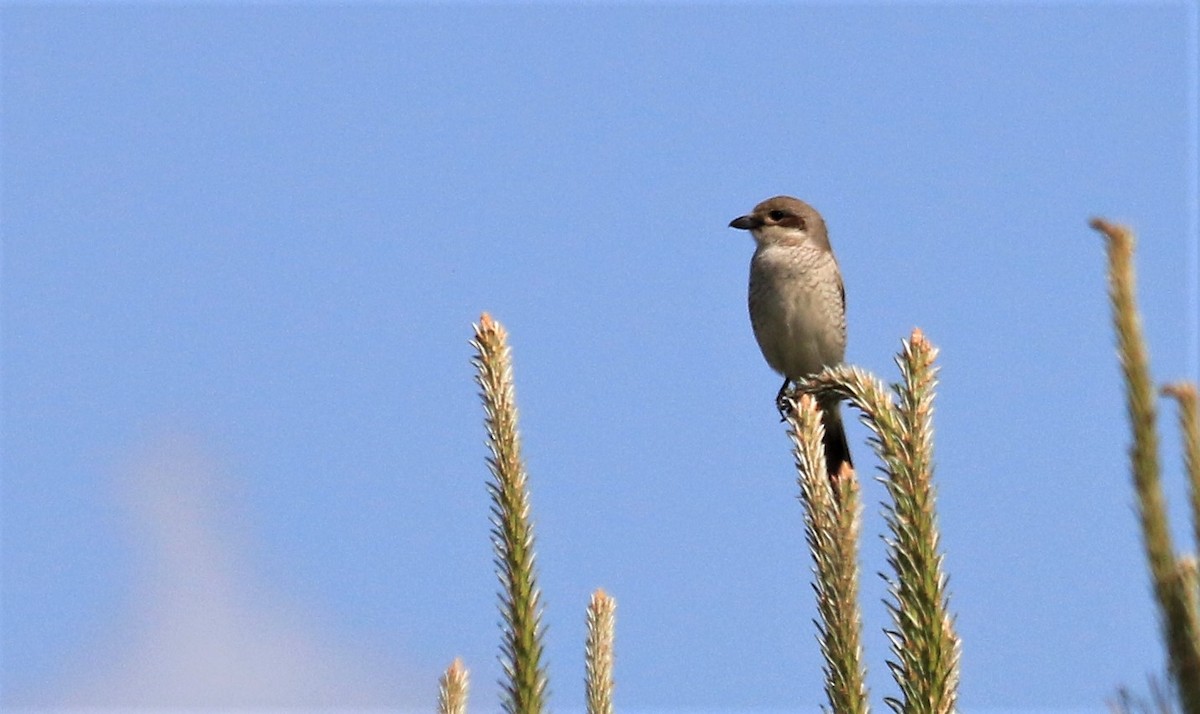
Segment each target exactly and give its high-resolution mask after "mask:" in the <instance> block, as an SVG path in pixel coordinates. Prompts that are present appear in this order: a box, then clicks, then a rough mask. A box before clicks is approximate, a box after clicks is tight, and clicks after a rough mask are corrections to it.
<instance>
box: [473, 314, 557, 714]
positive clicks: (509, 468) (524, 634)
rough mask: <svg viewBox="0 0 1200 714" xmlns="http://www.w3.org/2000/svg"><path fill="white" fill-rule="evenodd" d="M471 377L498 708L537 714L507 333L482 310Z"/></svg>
mask: <svg viewBox="0 0 1200 714" xmlns="http://www.w3.org/2000/svg"><path fill="white" fill-rule="evenodd" d="M471 344H472V346H474V347H475V351H476V354H475V358H474V359H473V360H472V363H473V364H474V365H475V369H476V382H477V383H478V384H479V387H480V397H481V398H482V400H483V409H484V423H485V425H486V427H487V435H488V448H489V449H490V451H491V456H490V457H489V458H488V460H487V463H488V468H489V470H490V471H491V474H492V481H491V482H490V483H488V493H489V494H490V495H491V497H492V518H491V520H492V545H493V548H494V549H495V563H496V574H497V576H498V577H499V578H500V586H501V593H500V612H501V616H502V618H503V640H502V642H501V647H500V661H501V664H502V665H503V668H504V673H505V675H506V677H507V681H506V682H502V685H503V687H504V702H503V705H504V711H505V712H506V713H507V714H541V712H542V710H543V708H544V706H545V698H546V672H545V670H544V669H543V668H542V664H541V658H542V651H543V645H542V624H541V621H542V605H541V594H540V592H539V590H538V587H537V576H536V572H535V568H534V538H533V524H532V522H531V520H530V517H529V513H530V506H529V488H528V483H527V480H528V479H527V476H526V473H525V465H524V463H523V462H522V460H521V443H520V437H519V434H518V432H517V404H516V390H515V388H514V386H513V378H512V356H511V354H510V351H509V347H508V333H507V332H506V331H505V330H504V327H503V326H502V325H501V324H500V323H498V322H496V321H495V320H493V319H492V318H491V316H490V315H488V314H487V313H484V314H483V316H482V317H480V319H479V324H478V325H476V326H475V339H473V340H472V341H471Z"/></svg>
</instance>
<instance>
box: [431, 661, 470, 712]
mask: <svg viewBox="0 0 1200 714" xmlns="http://www.w3.org/2000/svg"><path fill="white" fill-rule="evenodd" d="M467 688H468V677H467V668H466V667H465V666H463V661H462V660H461V659H459V658H457V657H456V658H455V659H454V661H453V662H451V663H450V666H449V667H447V668H446V672H445V673H444V674H443V675H442V676H441V679H440V680H438V708H437V710H438V714H467Z"/></svg>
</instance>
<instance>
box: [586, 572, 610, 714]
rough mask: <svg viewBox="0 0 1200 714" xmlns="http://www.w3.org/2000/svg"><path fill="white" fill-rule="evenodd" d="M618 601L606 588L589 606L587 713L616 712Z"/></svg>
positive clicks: (596, 595)
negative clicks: (614, 664)
mask: <svg viewBox="0 0 1200 714" xmlns="http://www.w3.org/2000/svg"><path fill="white" fill-rule="evenodd" d="M616 618H617V601H616V600H614V599H613V598H612V596H610V595H609V594H608V593H606V592H604V591H603V590H599V589H597V590H596V591H595V592H594V593H592V600H591V602H590V603H588V608H587V644H586V646H585V648H584V663H585V667H586V676H585V679H584V687H585V693H586V695H587V714H613V701H612V699H613V637H614V631H615V627H616Z"/></svg>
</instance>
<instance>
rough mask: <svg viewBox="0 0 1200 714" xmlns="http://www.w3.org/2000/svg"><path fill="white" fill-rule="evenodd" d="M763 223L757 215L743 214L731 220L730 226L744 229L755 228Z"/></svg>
mask: <svg viewBox="0 0 1200 714" xmlns="http://www.w3.org/2000/svg"><path fill="white" fill-rule="evenodd" d="M761 225H762V220H761V219H759V218H757V217H755V216H742V217H740V218H735V219H733V220H732V221H730V222H729V227H730V228H738V229H740V230H743V231H749V230H754V229H755V228H758V227H759V226H761Z"/></svg>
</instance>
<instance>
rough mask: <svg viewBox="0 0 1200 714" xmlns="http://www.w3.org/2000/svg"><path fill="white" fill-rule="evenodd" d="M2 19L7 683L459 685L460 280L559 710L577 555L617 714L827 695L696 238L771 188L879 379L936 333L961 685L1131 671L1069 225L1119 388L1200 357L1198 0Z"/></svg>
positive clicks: (877, 613)
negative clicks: (511, 454)
mask: <svg viewBox="0 0 1200 714" xmlns="http://www.w3.org/2000/svg"><path fill="white" fill-rule="evenodd" d="M0 23H2V28H0V40H2V43H3V47H2V52H3V54H2V60H3V67H2V76H0V81H2V84H0V92H2V93H0V98H2V102H3V105H2V110H3V111H2V124H0V140H2V141H0V169H2V178H3V193H2V203H0V230H2V237H3V254H2V260H3V263H2V274H0V290H2V293H0V296H2V300H3V435H2V441H0V454H2V459H3V484H2V491H0V496H2V501H0V528H2V542H3V549H2V556H0V565H2V570H0V573H2V576H3V579H2V584H0V597H2V601H0V614H2V616H3V620H2V623H0V645H2V647H3V649H2V661H0V686H2V689H0V705H3V706H4V707H5V708H21V707H46V706H51V707H52V706H58V705H73V706H91V705H137V704H144V705H157V706H181V705H187V704H218V705H227V706H233V705H236V706H244V707H250V708H253V707H257V706H261V705H269V704H282V705H288V706H295V707H313V706H322V705H331V706H344V707H371V706H389V707H400V708H413V709H418V708H419V709H424V710H429V709H430V708H431V707H432V706H433V701H434V699H435V696H436V678H437V676H438V674H439V673H440V672H441V670H442V669H443V668H444V667H445V666H446V665H447V664H449V662H450V661H451V659H452V658H453V657H455V656H459V655H461V656H463V657H464V658H465V661H466V663H467V665H468V667H469V668H470V669H471V671H472V675H473V676H472V679H473V682H474V689H473V700H472V701H473V704H474V707H475V708H476V709H477V710H479V711H486V710H489V709H493V708H495V706H496V704H497V701H498V693H497V687H496V686H495V684H494V682H495V681H496V679H497V678H498V676H499V666H498V664H497V662H496V650H497V642H498V640H499V633H498V628H497V621H498V619H499V618H498V614H497V611H496V606H495V591H496V589H497V584H496V581H495V577H494V575H493V572H492V565H491V557H492V556H491V552H490V544H489V537H488V529H489V525H488V510H489V503H488V500H487V495H486V491H485V488H484V484H485V481H486V478H487V471H486V469H485V466H484V456H485V449H484V445H483V438H484V434H483V428H482V424H481V409H480V407H479V404H478V399H477V396H476V388H475V385H474V384H473V382H472V370H471V367H470V364H469V359H470V356H471V350H470V348H469V346H468V344H467V341H468V339H469V338H470V336H471V323H472V322H473V321H475V320H477V319H478V316H479V314H480V313H481V312H482V311H485V310H486V311H489V312H491V313H492V314H493V315H494V316H495V317H496V318H497V319H499V320H500V321H501V322H502V323H504V324H505V325H506V326H507V327H508V329H509V330H510V332H511V335H512V344H513V349H514V355H515V359H516V376H517V390H518V399H519V403H520V406H521V409H522V428H523V433H524V437H525V448H526V455H527V459H528V464H529V471H530V478H531V486H532V489H533V497H532V500H533V512H534V518H535V520H536V524H537V537H538V541H537V542H538V557H539V560H538V564H539V569H540V573H541V585H542V588H543V590H544V597H545V603H546V606H547V612H546V623H547V625H548V632H547V662H548V666H549V672H550V677H551V685H550V686H551V690H552V692H551V700H550V701H551V704H552V706H553V707H554V708H555V709H558V710H566V709H571V708H573V707H578V706H580V705H581V703H582V689H583V688H582V677H583V670H582V666H583V660H582V642H583V635H584V626H583V622H584V620H583V618H584V607H585V605H586V603H587V599H588V595H589V593H590V592H591V590H592V589H593V588H595V587H604V588H605V589H607V590H608V591H610V592H611V593H612V594H613V595H614V596H615V597H616V599H617V601H618V624H617V683H618V690H617V699H616V701H617V705H618V707H619V708H621V709H623V710H629V711H638V710H642V711H647V710H656V709H667V708H670V709H679V710H684V709H687V710H699V709H704V710H734V709H750V708H756V709H766V708H770V709H794V710H800V709H809V710H811V709H813V708H815V706H816V705H817V704H819V703H820V702H821V701H822V694H821V690H820V682H821V674H820V659H819V654H818V651H817V646H816V642H815V639H814V627H813V625H812V622H811V621H812V618H813V617H814V615H815V611H814V606H813V600H812V594H811V591H810V589H809V587H808V584H807V580H808V569H809V559H808V554H807V552H806V548H805V544H804V539H803V532H802V522H801V507H800V505H799V503H798V502H797V501H796V496H797V494H798V488H797V486H796V484H795V473H794V471H793V470H792V467H791V457H790V454H789V452H788V441H787V439H786V438H785V436H784V432H783V429H782V427H781V425H780V424H779V423H778V419H777V417H776V415H775V412H774V410H773V407H772V398H773V396H774V394H775V390H776V389H777V388H778V381H777V378H776V376H775V375H774V374H773V373H771V372H770V370H769V369H768V367H767V366H766V365H765V363H764V362H763V361H762V358H761V356H760V355H759V353H758V350H757V348H756V346H755V344H754V341H753V338H752V336H751V332H750V326H749V320H748V318H747V315H746V308H745V290H746V275H747V262H748V260H749V257H750V254H751V252H752V242H751V241H750V239H749V238H748V236H747V235H746V234H745V233H743V232H740V231H734V230H730V229H729V228H727V224H728V222H729V220H730V219H732V218H734V217H736V216H738V215H741V214H742V213H745V212H746V211H747V210H748V209H750V207H752V206H753V205H754V204H755V203H757V202H758V201H759V200H761V199H763V198H766V197H769V196H772V195H775V194H780V193H786V194H792V195H795V196H799V197H801V198H804V199H805V200H807V201H809V202H810V203H812V204H813V205H814V206H816V207H817V208H818V209H819V210H820V211H821V212H822V213H823V214H824V216H825V218H826V220H827V222H828V225H829V229H830V236H831V240H832V242H833V246H834V248H835V250H836V252H837V255H838V257H839V260H840V262H841V265H842V270H843V273H844V275H845V282H846V292H847V299H848V303H849V324H850V328H849V329H850V347H849V354H848V359H849V360H850V361H852V362H854V363H856V364H859V365H862V366H864V367H866V368H868V369H871V370H873V371H875V372H876V373H878V374H880V375H881V376H884V377H885V378H887V379H888V380H892V379H895V378H896V377H897V375H896V370H895V368H894V366H893V365H892V363H891V360H892V355H893V354H894V352H895V351H896V350H897V348H898V347H899V345H900V340H901V339H902V338H903V337H905V336H907V335H908V333H909V331H910V330H911V329H912V328H913V327H914V326H920V327H921V328H922V329H923V330H925V332H926V334H927V335H928V336H929V338H930V339H931V340H932V341H933V342H934V343H935V344H936V345H938V346H939V347H940V348H941V350H942V353H941V366H942V373H941V376H942V382H941V387H940V396H939V401H938V403H937V404H938V407H939V410H938V412H937V415H936V422H935V423H936V427H937V474H936V479H937V484H938V488H939V497H940V501H939V504H940V517H941V523H942V525H943V534H942V535H943V544H944V548H945V552H946V566H947V569H948V571H949V573H950V589H951V593H952V601H951V606H952V609H953V610H954V612H955V613H956V614H957V618H958V625H959V629H960V632H961V635H962V638H963V642H964V651H963V681H962V690H961V692H962V704H963V706H964V708H966V709H968V710H985V709H1027V708H1047V707H1076V708H1087V709H1093V710H1098V709H1100V708H1101V707H1102V706H1103V703H1104V700H1105V699H1106V698H1107V697H1109V696H1110V695H1111V694H1112V693H1113V692H1114V691H1115V689H1116V688H1117V687H1118V686H1119V685H1122V684H1125V685H1129V686H1131V687H1133V688H1134V689H1135V690H1140V691H1145V684H1144V683H1145V677H1146V675H1147V674H1149V673H1154V672H1160V671H1161V667H1162V661H1161V655H1160V647H1159V644H1158V638H1157V633H1156V629H1155V628H1156V625H1155V615H1154V611H1153V609H1152V605H1151V602H1150V599H1149V595H1148V576H1147V573H1146V567H1145V565H1144V562H1143V560H1142V557H1141V553H1140V541H1139V536H1138V532H1137V530H1136V523H1135V519H1134V515H1133V508H1132V495H1131V487H1130V484H1129V479H1128V476H1127V473H1126V471H1127V469H1126V463H1125V448H1126V441H1127V437H1126V427H1125V421H1124V415H1123V406H1122V398H1121V392H1120V384H1119V381H1118V372H1117V364H1116V360H1115V356H1114V351H1113V347H1112V343H1113V339H1112V336H1111V328H1110V326H1109V323H1108V305H1107V300H1106V294H1105V280H1104V260H1103V250H1102V243H1101V240H1100V238H1099V237H1098V236H1097V235H1096V234H1095V233H1093V232H1092V231H1090V230H1089V229H1088V228H1087V226H1086V221H1087V220H1088V218H1089V217H1091V216H1093V215H1104V216H1107V217H1110V218H1112V219H1115V220H1118V221H1123V222H1127V223H1128V224H1130V225H1131V226H1133V227H1134V228H1135V229H1136V230H1137V232H1138V235H1139V238H1140V242H1139V246H1138V251H1139V252H1138V256H1137V260H1138V267H1139V270H1140V284H1139V287H1140V290H1141V298H1142V306H1143V308H1144V313H1145V323H1146V330H1147V334H1148V337H1149V340H1150V347H1151V353H1152V358H1153V360H1154V363H1153V365H1154V369H1155V376H1156V378H1158V379H1160V380H1168V379H1177V378H1182V377H1191V378H1195V377H1196V376H1197V371H1198V369H1197V348H1196V345H1197V335H1196V325H1197V312H1198V308H1197V303H1196V282H1197V272H1198V269H1197V261H1196V255H1197V248H1196V246H1197V219H1196V216H1197V183H1196V176H1197V165H1196V138H1195V132H1196V121H1197V114H1196V77H1195V71H1196V66H1195V63H1196V36H1195V33H1196V6H1195V5H1194V4H1192V3H1190V2H1157V3H1151V2H1146V3H1119V4H1118V3H1108V4H1098V5H1091V4H1082V3H1073V2H1072V3H1002V4H1000V3H997V4H993V3H975V4H970V5H967V6H951V5H942V4H935V5H915V4H905V5H876V4H839V3H822V4H787V3H775V4H770V5H767V4H737V5H734V4H694V5H693V4H685V3H673V4H658V5H647V4H620V5H601V4H589V5H583V6H552V5H537V4H523V5H520V6H509V5H500V4H497V5H489V4H454V5H451V4H424V5H415V4H400V3H363V4H315V3H313V4H306V5H304V6H293V5H289V4H274V3H264V4H239V3H213V4H189V5H186V6H174V5H167V4H149V5H132V4H130V5H120V6H115V5H114V6H87V5H68V4H62V5H31V4H15V3H11V2H6V3H4V5H3V8H2V10H0ZM1165 415H1166V416H1168V417H1170V418H1167V419H1165V420H1164V421H1165V422H1166V424H1164V431H1163V434H1164V463H1165V464H1166V466H1167V474H1166V476H1167V479H1168V495H1169V497H1170V499H1171V501H1172V505H1173V507H1174V508H1173V513H1174V515H1175V517H1176V521H1175V530H1176V532H1177V533H1178V534H1179V538H1178V540H1177V544H1178V546H1179V547H1180V548H1191V545H1192V544H1191V543H1190V542H1189V540H1188V539H1187V538H1186V537H1185V536H1186V534H1187V533H1189V528H1188V524H1187V523H1186V520H1185V516H1186V513H1185V511H1184V509H1183V508H1182V507H1181V506H1182V504H1183V502H1184V498H1185V495H1186V494H1185V490H1184V487H1183V484H1182V477H1181V469H1180V466H1179V464H1180V457H1179V450H1178V442H1177V432H1176V430H1175V429H1174V426H1173V419H1174V417H1173V415H1172V413H1171V412H1170V411H1166V412H1165ZM851 420H852V419H851ZM850 437H851V440H852V444H853V448H854V449H855V453H856V460H857V462H858V464H859V466H860V469H861V472H862V473H863V475H864V476H868V477H869V476H870V474H871V467H872V464H873V459H872V457H871V456H870V455H869V451H868V447H867V446H866V444H865V438H866V432H865V430H864V429H863V428H862V427H861V426H860V425H858V424H857V423H854V424H852V426H851V431H850ZM865 495H866V503H867V509H866V514H865V524H864V530H865V538H864V552H863V560H864V569H865V572H866V575H865V578H864V591H865V593H864V595H865V599H866V603H865V616H866V632H867V654H868V659H869V664H870V667H871V672H870V679H871V687H872V692H873V695H874V697H875V700H876V701H877V702H878V701H880V699H881V698H882V697H883V696H885V695H890V694H893V693H895V689H894V687H893V686H892V684H891V682H890V679H889V677H888V676H887V672H886V668H885V666H884V660H885V658H886V655H887V649H886V640H885V639H884V637H883V635H882V634H881V631H882V628H883V627H885V626H886V625H887V619H886V612H885V610H884V607H883V605H882V604H881V602H880V599H881V597H882V596H883V587H882V585H881V583H880V580H879V578H877V577H876V576H875V575H874V574H875V573H876V572H878V571H881V570H883V569H884V568H885V564H884V549H883V544H882V542H881V540H880V536H881V534H882V528H883V522H882V518H881V516H880V514H879V506H878V504H879V502H880V500H881V499H882V497H883V489H882V487H881V486H880V485H879V484H877V483H874V482H868V484H867V486H866V494H865Z"/></svg>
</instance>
